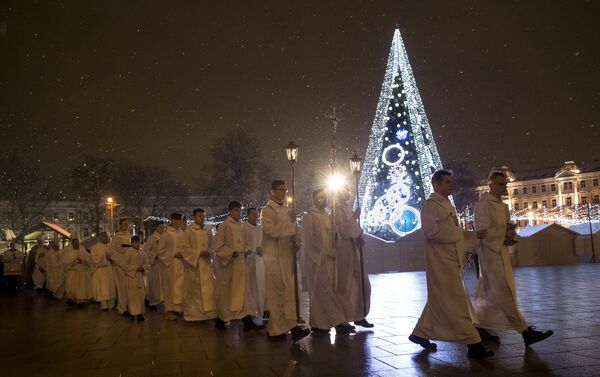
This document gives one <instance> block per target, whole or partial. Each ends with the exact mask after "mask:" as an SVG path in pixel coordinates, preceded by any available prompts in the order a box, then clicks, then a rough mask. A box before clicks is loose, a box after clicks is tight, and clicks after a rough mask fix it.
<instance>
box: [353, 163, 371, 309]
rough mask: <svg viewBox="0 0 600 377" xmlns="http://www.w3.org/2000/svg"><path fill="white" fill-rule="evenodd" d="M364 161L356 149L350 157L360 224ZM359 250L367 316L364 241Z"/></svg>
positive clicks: (362, 290)
mask: <svg viewBox="0 0 600 377" xmlns="http://www.w3.org/2000/svg"><path fill="white" fill-rule="evenodd" d="M362 161H363V159H362V158H360V157H358V155H357V154H356V151H354V154H353V155H352V157H350V171H351V172H352V174H354V178H355V181H356V209H357V210H358V218H357V219H356V221H357V222H358V226H360V199H359V197H358V180H359V178H360V172H361V170H362ZM358 252H359V256H360V274H361V279H360V283H361V284H360V288H361V299H362V305H363V315H364V316H365V317H366V316H367V299H366V298H367V294H366V292H365V261H364V253H363V243H362V241H361V242H360V243H359V244H358Z"/></svg>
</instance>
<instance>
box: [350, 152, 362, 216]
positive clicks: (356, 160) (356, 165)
mask: <svg viewBox="0 0 600 377" xmlns="http://www.w3.org/2000/svg"><path fill="white" fill-rule="evenodd" d="M362 161H363V159H362V158H360V157H358V155H357V154H356V151H354V154H353V155H352V157H350V171H351V172H352V174H354V178H355V179H356V208H357V209H358V208H360V198H359V197H358V180H359V178H360V172H361V170H362ZM358 221H359V225H360V219H359V220H358Z"/></svg>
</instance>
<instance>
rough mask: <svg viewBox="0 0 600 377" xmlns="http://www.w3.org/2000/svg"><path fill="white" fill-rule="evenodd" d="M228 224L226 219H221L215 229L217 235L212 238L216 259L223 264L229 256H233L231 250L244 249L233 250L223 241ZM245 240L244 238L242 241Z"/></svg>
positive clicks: (226, 262) (229, 258)
mask: <svg viewBox="0 0 600 377" xmlns="http://www.w3.org/2000/svg"><path fill="white" fill-rule="evenodd" d="M228 228H229V226H228V225H227V222H226V221H223V222H222V223H221V225H220V226H219V229H218V230H217V235H216V236H215V239H214V241H215V242H214V243H215V244H214V246H213V247H214V249H215V254H216V256H217V260H218V261H219V262H220V263H221V264H222V265H223V266H226V265H227V264H228V263H229V261H230V260H231V258H232V257H233V252H234V251H237V252H244V250H233V249H232V248H231V247H229V245H227V243H226V242H225V233H226V232H227V230H228ZM245 242H246V240H245V239H244V243H245Z"/></svg>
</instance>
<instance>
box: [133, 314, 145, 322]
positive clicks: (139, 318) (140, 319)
mask: <svg viewBox="0 0 600 377" xmlns="http://www.w3.org/2000/svg"><path fill="white" fill-rule="evenodd" d="M135 319H137V320H138V321H143V320H144V319H145V318H144V315H143V314H138V315H136V316H135Z"/></svg>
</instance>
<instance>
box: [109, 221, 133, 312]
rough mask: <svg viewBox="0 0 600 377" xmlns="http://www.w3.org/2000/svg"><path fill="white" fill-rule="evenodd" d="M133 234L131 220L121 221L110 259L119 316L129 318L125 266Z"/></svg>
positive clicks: (111, 245)
mask: <svg viewBox="0 0 600 377" xmlns="http://www.w3.org/2000/svg"><path fill="white" fill-rule="evenodd" d="M131 237H132V234H131V232H130V231H129V220H127V219H125V218H123V219H120V220H119V231H117V232H116V233H115V235H114V236H113V237H112V239H111V241H110V253H109V257H110V259H111V261H112V262H113V273H114V275H115V285H116V287H117V310H118V311H119V314H121V315H124V316H126V317H128V316H129V315H130V313H129V312H127V280H126V279H127V277H126V276H125V271H124V270H123V266H124V264H125V251H127V249H128V248H129V246H130V245H129V244H130V242H131Z"/></svg>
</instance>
